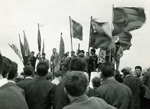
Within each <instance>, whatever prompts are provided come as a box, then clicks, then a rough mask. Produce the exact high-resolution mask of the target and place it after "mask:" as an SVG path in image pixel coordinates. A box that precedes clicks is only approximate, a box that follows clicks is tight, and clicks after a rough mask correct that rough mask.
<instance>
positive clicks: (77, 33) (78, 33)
mask: <svg viewBox="0 0 150 109" xmlns="http://www.w3.org/2000/svg"><path fill="white" fill-rule="evenodd" d="M71 21H72V37H73V38H77V39H79V40H82V39H83V33H82V25H81V24H80V23H78V22H76V21H74V20H73V19H72V20H71Z"/></svg>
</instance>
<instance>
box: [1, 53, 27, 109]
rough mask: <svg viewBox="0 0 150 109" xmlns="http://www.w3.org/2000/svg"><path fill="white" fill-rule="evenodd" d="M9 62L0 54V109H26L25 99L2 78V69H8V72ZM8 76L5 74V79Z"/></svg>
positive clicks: (12, 85)
mask: <svg viewBox="0 0 150 109" xmlns="http://www.w3.org/2000/svg"><path fill="white" fill-rule="evenodd" d="M9 61H10V60H9V59H7V58H5V57H4V58H3V57H2V55H1V54H0V109H28V106H27V104H26V101H25V98H24V96H23V95H22V93H21V92H20V91H19V90H18V88H16V85H15V84H14V83H12V84H9V83H8V81H7V79H6V78H3V76H2V74H3V69H6V68H9V69H8V71H10V67H9V66H10V64H9ZM6 66H7V67H6ZM5 67H6V68H5ZM5 71H6V70H5ZM14 71H15V70H14ZM8 74H9V72H7V73H6V72H5V74H4V75H5V76H6V77H7V76H8Z"/></svg>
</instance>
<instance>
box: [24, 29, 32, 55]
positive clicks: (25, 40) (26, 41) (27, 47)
mask: <svg viewBox="0 0 150 109" xmlns="http://www.w3.org/2000/svg"><path fill="white" fill-rule="evenodd" d="M23 33H24V55H25V56H27V57H28V56H29V55H30V48H29V43H28V40H27V37H26V34H25V31H23Z"/></svg>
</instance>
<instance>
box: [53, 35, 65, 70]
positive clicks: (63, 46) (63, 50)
mask: <svg viewBox="0 0 150 109" xmlns="http://www.w3.org/2000/svg"><path fill="white" fill-rule="evenodd" d="M64 53H65V44H64V40H63V38H62V36H61V37H60V45H59V59H58V62H57V64H56V66H55V71H58V70H60V66H61V60H62V58H63V56H64Z"/></svg>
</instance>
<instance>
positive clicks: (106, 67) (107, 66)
mask: <svg viewBox="0 0 150 109" xmlns="http://www.w3.org/2000/svg"><path fill="white" fill-rule="evenodd" d="M101 71H102V75H103V77H104V78H108V77H112V76H114V71H115V68H114V64H113V63H110V62H107V63H104V64H102V66H101Z"/></svg>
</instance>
